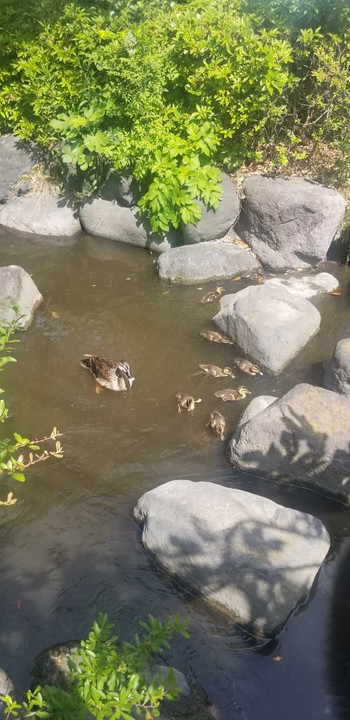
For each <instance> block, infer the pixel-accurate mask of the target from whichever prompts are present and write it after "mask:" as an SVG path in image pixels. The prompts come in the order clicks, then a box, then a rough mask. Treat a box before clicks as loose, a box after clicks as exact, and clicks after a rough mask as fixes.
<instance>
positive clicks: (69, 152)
mask: <svg viewBox="0 0 350 720" xmlns="http://www.w3.org/2000/svg"><path fill="white" fill-rule="evenodd" d="M41 2H42V4H45V3H46V4H47V7H48V6H49V5H48V4H49V2H50V0H41ZM62 2H63V0H62ZM249 3H250V4H251V6H250V5H249ZM326 4H327V5H328V4H329V3H328V0H327V3H325V0H310V2H308V3H306V2H304V3H302V2H301V0H292V2H291V3H290V4H288V5H287V4H286V3H285V2H283V3H282V2H281V1H280V0H262V3H260V4H259V6H257V4H256V3H255V2H254V3H252V2H251V0H183V1H182V2H180V1H179V0H178V1H177V2H173V1H171V2H170V0H148V2H147V0H134V2H132V1H131V0H119V1H117V2H112V1H111V0H105V2H104V4H102V3H101V2H100V1H96V3H95V6H91V7H84V6H83V4H82V3H80V5H78V4H69V5H65V6H64V7H63V5H61V6H60V5H59V4H58V9H57V8H56V10H55V11H54V13H53V19H52V20H51V19H48V18H46V21H45V23H44V24H43V26H42V31H41V33H40V35H39V37H38V38H36V39H28V38H27V39H26V40H25V41H23V42H22V43H21V45H20V47H19V48H17V50H16V58H15V59H14V60H12V61H11V67H10V69H8V70H7V74H6V77H3V81H2V84H1V85H2V87H1V86H0V118H1V117H2V119H3V127H5V126H7V127H11V128H13V129H14V130H15V132H16V133H17V134H18V135H19V136H20V137H22V138H24V139H30V140H35V141H37V142H39V143H41V144H42V145H44V146H45V147H46V148H49V150H50V153H51V154H52V155H53V156H56V161H57V160H63V162H64V163H66V164H67V165H69V166H71V167H75V169H76V170H75V176H74V178H75V180H74V182H75V186H76V190H77V191H78V194H80V195H87V194H91V193H93V192H95V191H97V190H98V189H99V188H100V187H101V185H102V184H103V182H104V180H105V179H106V178H107V176H108V174H109V172H110V171H111V169H114V170H116V171H123V172H126V173H128V174H132V175H133V176H134V177H135V178H136V180H137V181H138V183H139V185H140V187H141V191H142V197H141V201H140V206H141V208H142V210H143V211H144V212H145V213H146V214H148V216H149V217H150V221H151V226H152V229H153V230H154V231H157V232H160V233H163V232H165V231H167V230H168V229H169V227H171V226H175V227H177V226H178V225H179V224H180V223H181V222H184V223H187V222H190V221H196V220H197V219H198V218H199V217H200V210H199V206H198V204H197V202H196V200H197V198H200V199H202V200H203V201H204V202H205V203H206V204H207V205H211V206H212V207H214V208H215V207H217V204H218V202H219V199H220V186H219V184H218V180H219V170H218V168H223V169H227V170H229V171H231V170H233V169H235V168H236V167H238V166H239V165H240V164H241V163H243V162H247V161H251V160H258V161H265V160H266V159H269V160H270V161H271V160H272V162H274V163H275V164H277V165H278V164H287V163H288V162H289V161H290V160H291V159H292V160H302V159H303V158H307V157H308V156H309V155H310V154H312V153H314V152H315V148H316V147H317V145H318V143H319V142H320V141H322V142H326V143H330V144H333V145H334V146H335V147H336V149H337V150H339V153H338V159H339V160H341V158H342V157H343V159H344V157H345V158H347V156H348V152H349V148H348V145H349V140H348V135H349V116H350V115H349V109H350V79H349V48H350V34H349V33H348V34H346V32H345V31H344V30H343V28H346V27H347V26H346V22H347V18H348V7H347V2H344V1H343V0H331V4H330V10H331V11H332V13H333V15H334V21H331V15H330V14H328V16H327V17H328V20H327V19H326V13H325V6H326ZM85 5H88V3H87V0H86V3H85ZM340 11H341V12H342V18H343V20H342V22H343V26H342V28H340V27H336V17H338V16H340V15H339V14H340ZM258 13H259V14H258ZM286 13H287V14H288V18H289V20H288V18H287V16H286ZM323 17H324V20H323ZM332 17H333V16H332ZM315 18H319V19H320V26H322V25H323V27H321V29H320V27H319V26H317V27H316V26H315ZM309 24H310V25H311V26H312V27H310V28H309V29H305V28H304V29H301V30H300V28H303V27H304V26H305V25H309ZM291 29H292V30H293V32H291ZM330 29H336V30H338V35H336V34H334V33H333V34H327V33H328V31H329V30H330ZM341 29H342V32H340V30H341ZM342 153H343V156H342ZM343 167H345V164H344V162H343Z"/></svg>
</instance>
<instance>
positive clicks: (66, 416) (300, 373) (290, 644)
mask: <svg viewBox="0 0 350 720" xmlns="http://www.w3.org/2000/svg"><path fill="white" fill-rule="evenodd" d="M155 258H156V256H155V255H151V254H148V253H147V252H144V251H142V250H140V249H138V248H131V247H127V246H122V245H116V244H114V243H112V242H109V241H102V240H98V239H96V238H91V237H88V236H83V235H82V236H79V237H78V238H76V242H75V244H72V243H71V242H69V243H68V242H67V243H63V244H60V245H57V244H56V243H55V242H54V241H53V240H52V239H51V240H50V242H46V240H45V241H43V240H42V239H39V238H33V237H30V236H29V237H19V236H17V235H16V234H15V233H11V234H10V233H7V232H4V231H2V234H1V237H0V262H1V264H2V265H4V264H20V265H21V266H22V267H24V268H25V269H26V270H27V272H29V273H30V274H32V276H33V279H34V281H35V282H36V284H37V285H38V287H39V289H40V291H41V292H42V294H43V296H44V303H43V305H42V306H41V307H40V309H39V310H38V312H37V314H36V317H35V320H34V323H33V325H32V327H31V328H30V329H29V330H28V331H27V332H26V333H24V334H23V335H22V336H21V343H20V344H18V345H17V346H16V357H17V359H18V363H17V365H13V366H11V365H9V366H8V368H6V373H4V374H3V375H2V378H1V381H2V383H1V384H2V385H3V386H4V387H5V389H6V398H7V402H8V405H9V406H10V409H11V418H10V420H9V423H8V431H11V430H19V431H20V432H21V433H22V434H28V435H32V436H33V435H35V436H41V435H42V434H45V433H46V432H48V431H49V432H50V431H51V428H52V427H53V426H54V425H56V426H57V427H59V428H60V430H61V431H62V432H63V444H64V448H65V456H64V458H63V460H61V461H57V462H54V461H53V462H52V463H50V466H49V465H41V466H38V467H37V468H36V469H35V470H34V469H33V471H32V472H31V473H30V474H29V476H28V481H27V483H25V484H24V485H20V484H17V485H16V487H15V492H16V495H17V497H18V499H19V501H18V504H17V505H16V506H15V507H14V508H13V509H11V510H6V511H5V510H3V511H2V512H1V515H0V542H1V547H2V552H1V555H0V577H1V587H2V593H1V599H0V610H1V619H2V622H1V633H0V665H1V666H3V667H4V668H5V669H6V670H7V671H8V672H9V673H10V675H12V676H13V677H14V679H15V680H16V681H17V682H18V683H19V684H22V685H23V686H25V685H26V684H27V683H28V681H29V675H28V667H29V663H30V660H31V658H32V657H33V656H34V655H35V654H37V653H39V652H40V651H41V650H43V649H44V648H45V647H47V646H49V645H53V644H55V643H59V642H63V641H64V640H67V639H71V638H76V637H82V636H83V635H84V634H85V633H86V632H87V630H88V628H89V626H90V624H91V622H92V620H93V619H94V618H95V617H96V615H97V613H98V612H99V611H101V610H103V611H107V612H108V614H109V615H110V617H111V619H112V620H113V621H114V622H115V623H116V625H117V632H118V634H119V635H120V637H121V638H122V639H126V638H130V637H131V635H132V633H133V632H135V631H136V630H137V629H138V620H139V619H141V618H143V617H145V615H147V613H148V612H152V613H153V614H155V615H159V616H161V617H164V616H165V615H168V614H173V613H175V612H178V611H180V612H182V613H183V614H187V615H188V616H189V618H190V632H191V639H190V641H189V642H188V641H185V640H183V639H177V640H176V641H175V643H174V649H173V651H172V652H171V657H172V659H173V661H174V664H175V665H176V666H177V667H179V669H181V670H183V671H184V672H185V674H186V675H187V676H188V677H189V678H191V677H192V678H193V679H195V680H196V681H197V682H199V684H200V685H202V687H203V688H204V689H205V691H206V693H207V695H208V697H209V701H210V703H211V704H212V705H213V706H214V707H215V712H216V716H217V717H218V718H220V720H236V719H239V720H242V719H243V720H244V719H248V720H280V719H281V718H284V720H296V719H298V720H323V719H324V720H329V718H332V720H333V719H334V720H335V719H336V718H338V717H343V716H344V717H346V714H345V715H344V713H346V711H347V712H348V717H349V715H350V702H349V696H348V689H347V688H348V686H346V682H343V680H342V678H344V673H345V677H347V675H346V673H347V672H348V667H349V657H350V653H349V651H348V647H349V644H348V642H347V639H348V605H347V597H348V596H349V587H348V585H349V576H348V570H347V558H348V545H347V541H346V538H347V537H348V536H350V511H349V509H348V508H346V507H345V506H343V505H341V504H340V503H336V502H333V501H330V500H328V499H326V498H324V497H322V496H321V495H317V494H316V493H314V492H311V491H308V490H301V489H300V488H296V487H293V486H288V487H286V486H282V485H280V484H278V483H277V482H272V481H268V480H263V479H259V478H255V477H253V476H250V475H248V474H243V473H238V472H235V471H233V470H232V469H231V467H230V466H229V464H228V462H227V460H226V458H225V452H224V449H225V443H221V442H220V440H219V439H217V438H216V437H215V436H214V435H211V434H210V433H209V432H208V430H206V429H205V427H204V425H205V423H206V421H207V419H208V416H209V413H210V412H211V411H212V410H213V409H215V408H216V409H219V410H220V411H221V412H223V414H224V415H225V417H226V418H227V426H228V428H229V430H230V429H234V427H235V426H236V423H237V420H238V418H239V416H240V414H241V412H242V410H243V408H244V407H245V406H246V402H247V401H243V402H237V403H231V404H221V403H220V402H219V401H218V400H216V399H215V398H214V396H213V393H214V392H215V390H217V389H222V388H224V387H228V386H229V385H230V384H231V383H229V382H228V381H227V379H219V380H215V379H212V378H206V377H203V376H201V375H198V374H197V372H198V364H199V363H214V364H216V365H220V366H224V365H230V364H231V362H232V356H233V350H232V348H231V347H225V346H220V345H215V344H213V343H209V342H206V341H204V340H202V339H201V338H200V337H199V332H200V330H203V329H206V328H208V327H212V322H211V318H212V316H213V315H214V314H215V312H216V310H217V308H218V305H215V304H214V305H201V304H200V299H201V297H202V296H203V295H204V294H205V293H206V292H208V290H211V289H212V288H214V287H215V285H214V284H213V285H204V286H203V288H202V290H198V289H197V288H196V287H185V288H183V287H176V286H174V287H173V286H169V285H168V284H166V283H162V282H160V281H159V280H158V279H157V277H156V272H155V267H154V260H155ZM327 269H328V270H329V271H330V272H332V273H333V274H336V275H337V276H338V277H339V280H340V282H341V292H342V295H341V296H340V297H329V296H328V297H325V298H321V299H318V300H317V301H316V305H317V306H318V307H319V309H320V311H321V313H322V325H321V330H320V333H319V334H318V335H317V336H315V338H313V340H312V341H311V342H310V343H309V345H308V346H307V347H306V348H305V349H304V350H303V352H302V353H300V355H299V356H298V357H297V358H296V359H295V360H294V362H293V363H292V364H291V365H290V366H289V367H288V368H287V369H286V371H285V372H284V373H282V375H281V376H279V377H277V378H269V377H267V376H263V377H261V378H249V377H248V376H246V375H244V374H241V373H239V371H237V373H236V379H235V380H234V381H233V386H234V387H235V386H236V385H237V384H240V383H242V384H246V385H247V386H248V387H249V389H250V390H251V391H252V393H253V395H252V396H253V397H254V396H255V395H258V394H265V393H267V394H273V395H275V396H276V397H279V396H281V395H282V394H283V393H285V392H286V391H287V390H289V389H290V388H291V387H293V386H294V385H295V384H296V383H297V382H305V381H306V382H311V383H313V384H319V383H320V382H321V380H322V375H323V367H322V365H323V363H324V362H325V360H327V359H328V358H329V356H330V355H331V353H332V351H333V347H334V345H335V343H336V341H337V340H338V339H340V338H341V337H344V336H346V335H349V332H350V321H349V317H350V315H349V303H350V297H349V292H348V291H349V272H347V271H346V270H345V269H344V268H341V267H338V266H336V265H333V264H328V265H327ZM246 284H247V281H245V280H242V281H239V282H234V281H227V282H224V283H222V285H223V286H225V290H226V291H227V292H236V291H237V290H239V289H241V287H244V286H245V285H246ZM85 352H92V353H100V354H105V355H110V356H112V357H113V356H115V357H117V358H125V359H127V360H128V361H129V362H130V365H131V368H132V370H133V372H134V374H135V377H136V381H135V384H134V386H133V388H132V391H131V392H130V393H128V394H127V395H124V394H114V393H110V392H103V393H101V394H96V393H95V386H94V382H93V379H92V377H91V376H90V375H89V374H88V373H87V372H86V371H84V370H83V369H82V368H81V367H80V365H79V361H80V358H81V356H82V355H83V353H85ZM178 391H183V392H190V393H191V394H192V395H194V397H195V398H201V399H202V402H201V403H200V404H199V405H197V406H196V410H195V412H194V413H183V414H181V415H179V414H178V413H177V406H176V401H175V397H174V395H175V393H176V392H178ZM181 477H182V478H188V479H191V480H203V479H204V480H210V481H213V482H218V483H221V484H225V485H228V486H230V487H238V488H241V489H244V490H248V491H250V492H254V493H257V494H262V495H264V496H267V497H270V498H271V499H272V500H275V501H276V502H279V503H281V504H282V505H286V506H290V507H295V508H296V509H299V510H304V511H306V512H310V513H311V514H313V515H315V516H317V517H320V518H321V519H322V521H323V522H324V524H325V525H326V527H327V529H328V531H329V532H330V534H331V537H332V548H331V552H330V555H329V559H328V561H327V562H326V563H325V565H324V566H323V568H322V570H321V572H320V574H319V577H318V578H317V582H316V585H315V588H314V591H313V593H312V596H311V597H310V600H309V602H308V603H306V604H304V605H302V606H301V607H300V608H299V609H298V610H297V611H296V612H295V613H294V614H293V615H292V616H291V618H290V619H289V621H288V623H287V624H286V626H285V628H284V629H283V631H282V632H281V633H280V635H279V636H278V637H277V638H276V639H275V640H273V641H270V642H266V641H262V640H261V639H258V638H254V636H251V635H249V633H247V632H246V631H244V630H242V629H241V628H239V627H237V626H235V625H234V624H233V623H232V622H230V621H229V620H228V619H227V618H223V617H222V616H219V615H217V614H216V613H214V612H209V611H208V609H207V608H205V607H204V606H203V605H202V603H201V602H200V601H199V600H198V599H196V598H194V597H193V596H191V594H190V593H187V592H185V591H184V590H182V589H179V588H178V587H177V585H176V584H175V583H173V582H172V581H171V580H170V579H169V578H166V577H165V576H164V574H163V573H162V572H161V571H160V570H159V569H158V568H157V567H156V565H155V564H154V562H153V561H152V559H151V558H150V557H148V556H147V554H146V553H145V552H144V550H143V548H142V545H141V542H140V531H139V529H138V527H137V526H136V524H135V522H134V520H133V518H132V515H131V511H132V508H133V506H134V504H135V502H136V500H137V499H138V497H139V496H140V495H141V494H142V493H144V492H145V491H147V490H149V489H151V488H153V487H156V486H157V485H159V484H160V483H163V482H166V481H168V480H172V479H175V478H181ZM344 548H345V549H344ZM346 548H347V549H346ZM277 658H280V659H277Z"/></svg>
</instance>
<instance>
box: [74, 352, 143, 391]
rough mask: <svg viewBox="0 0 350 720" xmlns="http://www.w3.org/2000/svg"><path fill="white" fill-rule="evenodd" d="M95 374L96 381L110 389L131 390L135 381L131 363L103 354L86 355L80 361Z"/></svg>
mask: <svg viewBox="0 0 350 720" xmlns="http://www.w3.org/2000/svg"><path fill="white" fill-rule="evenodd" d="M80 364H81V365H82V367H85V368H87V370H89V371H90V372H91V373H92V375H93V376H94V378H95V380H96V382H98V383H99V385H101V386H102V387H105V388H107V389H108V390H116V391H118V390H129V389H130V388H131V386H132V384H133V382H134V378H133V376H132V374H131V370H130V366H129V363H127V362H126V361H125V360H112V359H111V358H106V357H102V356H101V355H84V358H83V360H82V361H81V363H80Z"/></svg>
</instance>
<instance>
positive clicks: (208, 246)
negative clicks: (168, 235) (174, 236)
mask: <svg viewBox="0 0 350 720" xmlns="http://www.w3.org/2000/svg"><path fill="white" fill-rule="evenodd" d="M257 267H258V263H257V261H256V259H255V258H254V256H253V255H252V253H250V252H249V251H248V250H245V249H244V248H242V247H239V245H234V244H232V243H230V242H225V241H223V240H217V241H216V242H205V243H198V244H197V245H184V246H182V247H179V248H174V249H173V250H169V251H167V252H165V253H163V255H161V257H160V258H159V261H158V271H159V275H160V277H161V278H162V279H163V280H170V281H171V282H176V283H181V284H183V285H191V284H195V283H201V282H209V281H210V280H224V279H225V278H230V277H232V276H233V275H237V274H239V273H242V272H251V271H252V270H254V269H255V268H257Z"/></svg>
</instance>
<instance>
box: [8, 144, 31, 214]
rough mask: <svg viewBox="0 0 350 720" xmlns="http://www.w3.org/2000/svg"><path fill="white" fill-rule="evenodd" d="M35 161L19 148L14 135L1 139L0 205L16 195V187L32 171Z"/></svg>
mask: <svg viewBox="0 0 350 720" xmlns="http://www.w3.org/2000/svg"><path fill="white" fill-rule="evenodd" d="M33 164H34V161H33V160H32V158H31V157H30V154H29V153H28V152H27V151H26V150H23V149H22V148H20V147H19V140H18V138H16V137H15V136H14V135H3V136H2V137H0V203H4V202H6V201H7V200H8V199H9V198H10V197H11V195H13V194H16V185H17V183H18V182H19V180H20V178H21V177H22V175H23V174H24V173H28V172H30V171H31V169H32V167H33Z"/></svg>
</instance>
